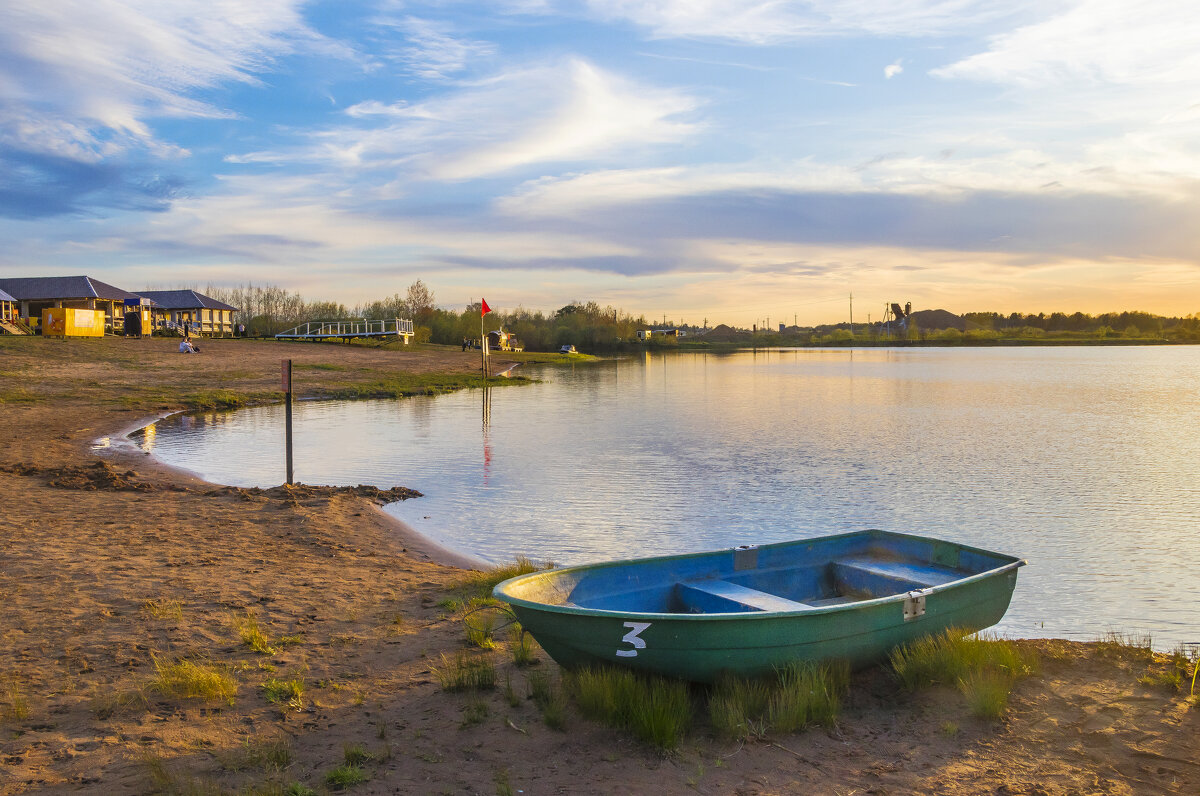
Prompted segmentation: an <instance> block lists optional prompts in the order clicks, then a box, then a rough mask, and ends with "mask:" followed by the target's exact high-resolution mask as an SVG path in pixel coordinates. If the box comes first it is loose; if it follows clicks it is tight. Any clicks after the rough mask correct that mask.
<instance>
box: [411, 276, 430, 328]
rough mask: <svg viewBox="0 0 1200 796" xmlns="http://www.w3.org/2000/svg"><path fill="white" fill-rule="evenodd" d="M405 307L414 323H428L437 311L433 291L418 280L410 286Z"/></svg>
mask: <svg viewBox="0 0 1200 796" xmlns="http://www.w3.org/2000/svg"><path fill="white" fill-rule="evenodd" d="M404 306H405V308H406V309H407V310H408V312H409V314H410V315H411V316H412V319H413V320H414V321H417V322H418V323H428V321H429V316H430V315H431V314H432V313H433V310H434V309H435V308H434V304H433V291H432V290H430V289H429V288H428V287H426V286H425V283H424V282H422V281H421V280H420V279H418V280H417V281H416V282H413V283H412V284H411V285H409V286H408V292H407V293H406V294H405V296H404Z"/></svg>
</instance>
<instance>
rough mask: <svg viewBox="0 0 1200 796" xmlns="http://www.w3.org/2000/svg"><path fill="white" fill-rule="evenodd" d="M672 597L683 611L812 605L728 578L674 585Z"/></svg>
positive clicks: (798, 608) (794, 608)
mask: <svg viewBox="0 0 1200 796" xmlns="http://www.w3.org/2000/svg"><path fill="white" fill-rule="evenodd" d="M675 597H676V599H677V600H678V601H679V602H680V603H681V604H682V605H683V608H684V610H685V611H687V612H690V613H698V614H723V613H730V612H733V611H801V610H805V609H810V608H812V606H811V605H805V604H804V603H798V602H796V601H795V600H789V599H787V598H786V597H779V596H777V595H774V594H769V593H767V592H765V591H759V590H758V589H750V588H747V587H746V586H739V585H738V584H736V583H730V582H729V581H727V580H713V579H709V580H692V581H687V582H686V583H676V584H675Z"/></svg>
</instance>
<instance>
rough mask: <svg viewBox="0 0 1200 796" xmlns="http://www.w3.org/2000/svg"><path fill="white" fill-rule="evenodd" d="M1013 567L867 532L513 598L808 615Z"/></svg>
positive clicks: (658, 565) (634, 566) (557, 580)
mask: <svg viewBox="0 0 1200 796" xmlns="http://www.w3.org/2000/svg"><path fill="white" fill-rule="evenodd" d="M880 533H881V532H880ZM1013 561H1016V559H1012V558H1010V557H1008V556H1003V555H1000V554H995V553H987V552H985V551H981V550H975V549H973V548H966V547H962V546H960V545H957V544H953V543H948V542H940V541H936V540H925V539H919V538H917V537H903V536H899V535H897V536H895V537H891V536H888V535H883V536H882V537H880V536H879V535H869V534H866V533H865V532H864V534H858V535H846V536H844V537H833V538H832V540H828V539H827V540H817V541H815V542H810V543H805V542H793V543H784V544H779V545H766V546H763V547H747V548H739V549H736V550H727V551H721V552H717V553H711V554H699V555H695V556H677V557H668V558H660V559H643V560H641V561H630V562H624V563H620V564H614V565H607V566H599V567H591V568H588V567H581V568H576V569H566V570H560V571H557V572H555V571H551V572H546V573H542V575H543V577H540V578H539V577H534V578H533V579H532V580H531V581H529V583H528V586H527V587H526V588H523V589H520V590H514V591H513V592H512V594H513V596H516V597H522V598H524V599H529V600H535V601H539V602H546V603H549V604H556V605H564V606H570V607H578V608H592V609H600V610H613V611H639V612H651V613H676V614H714V613H722V614H723V613H753V612H781V611H804V610H811V609H814V608H820V607H823V606H829V605H838V604H844V603H854V602H859V601H862V600H870V599H876V598H880V597H889V596H893V595H900V594H906V593H908V592H912V591H920V590H923V589H929V588H933V587H936V586H941V585H944V584H947V583H951V582H953V581H957V580H961V579H963V578H966V577H970V576H971V575H974V574H978V573H981V572H985V571H988V570H992V569H995V568H996V567H1000V566H1004V565H1006V564H1009V563H1011V562H1013Z"/></svg>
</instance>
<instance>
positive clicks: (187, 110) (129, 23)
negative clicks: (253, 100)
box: [0, 0, 319, 160]
mask: <svg viewBox="0 0 1200 796" xmlns="http://www.w3.org/2000/svg"><path fill="white" fill-rule="evenodd" d="M299 5H300V0H260V2H256V3H253V4H246V3H244V2H239V0H172V2H159V1H158V0H129V1H128V2H119V1H118V0H55V2H42V1H41V0H7V2H5V3H3V4H2V5H0V111H2V112H3V115H4V119H5V121H4V122H3V123H0V136H2V140H3V142H4V143H5V144H6V145H8V146H12V147H17V148H22V149H29V150H32V151H38V152H44V153H48V154H54V155H61V156H65V157H68V158H75V159H88V160H97V159H99V158H102V157H106V156H108V155H111V154H113V153H114V152H117V151H121V150H123V149H125V148H128V147H129V146H133V145H143V146H148V147H150V148H151V149H152V150H155V151H156V152H157V153H158V154H170V152H171V151H172V148H171V147H169V146H164V145H162V144H159V143H158V142H156V141H155V140H154V138H153V135H152V133H151V132H150V130H149V128H148V126H147V124H146V120H147V119H148V118H150V117H153V116H191V117H221V116H227V115H229V113H228V112H227V111H224V110H221V109H219V108H216V107H213V106H211V105H209V104H206V103H204V102H202V101H199V100H197V99H195V98H194V96H192V92H194V91H195V90H197V89H203V88H208V87H211V86H214V85H217V84H219V83H223V82H229V81H241V82H246V81H253V80H254V79H255V78H254V74H255V73H256V72H258V71H260V70H262V69H264V68H265V67H266V66H267V65H268V64H269V63H270V60H271V59H272V58H273V57H275V56H276V55H279V54H281V53H284V52H288V51H290V50H291V49H292V48H293V47H294V46H295V43H296V42H297V41H299V40H302V39H303V40H307V41H308V42H310V43H316V42H318V41H319V38H318V37H317V36H316V35H315V34H313V33H312V32H311V31H309V30H308V29H307V28H306V26H305V25H304V23H303V21H302V20H301V17H300V13H299V10H298V7H299Z"/></svg>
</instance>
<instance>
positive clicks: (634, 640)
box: [617, 622, 650, 658]
mask: <svg viewBox="0 0 1200 796" xmlns="http://www.w3.org/2000/svg"><path fill="white" fill-rule="evenodd" d="M625 627H627V628H629V632H628V633H626V634H625V637H624V638H622V639H621V641H622V642H623V643H625V644H629V645H631V646H632V647H633V649H631V650H617V657H619V658H636V657H637V651H638V650H644V649H645V648H646V640H645V639H643V638H639V637H638V633H641V632H642V631H643V630H645V629H646V628H648V627H650V623H649V622H626V623H625Z"/></svg>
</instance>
